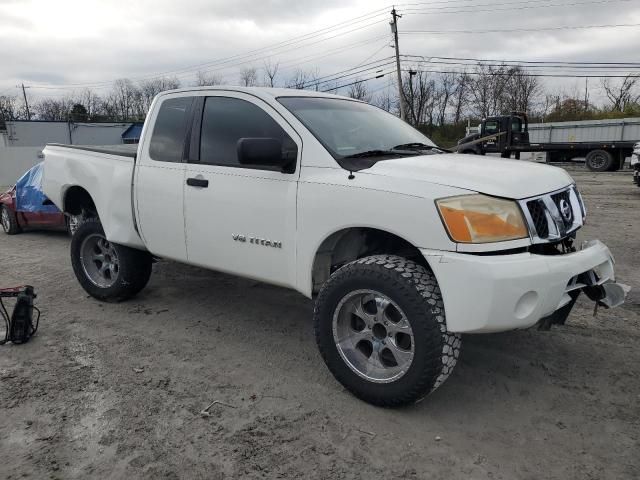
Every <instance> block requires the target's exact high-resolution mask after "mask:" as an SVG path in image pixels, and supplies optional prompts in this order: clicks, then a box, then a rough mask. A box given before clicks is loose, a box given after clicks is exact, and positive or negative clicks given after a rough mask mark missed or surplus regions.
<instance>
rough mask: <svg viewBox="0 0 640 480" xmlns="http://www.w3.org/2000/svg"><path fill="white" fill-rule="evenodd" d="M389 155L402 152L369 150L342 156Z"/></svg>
mask: <svg viewBox="0 0 640 480" xmlns="http://www.w3.org/2000/svg"><path fill="white" fill-rule="evenodd" d="M389 155H402V153H400V152H395V151H393V150H367V151H365V152H360V153H354V154H352V155H345V156H344V157H342V158H366V157H386V156H389Z"/></svg>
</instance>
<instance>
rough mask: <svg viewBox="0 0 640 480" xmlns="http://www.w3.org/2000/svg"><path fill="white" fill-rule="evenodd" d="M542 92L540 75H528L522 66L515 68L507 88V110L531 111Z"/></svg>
mask: <svg viewBox="0 0 640 480" xmlns="http://www.w3.org/2000/svg"><path fill="white" fill-rule="evenodd" d="M541 94H542V85H541V84H540V80H539V77H533V76H531V75H528V74H527V72H526V71H524V70H523V69H522V68H520V67H516V68H513V69H512V70H511V75H509V84H508V86H507V88H506V90H505V103H506V105H505V106H504V107H505V112H506V111H518V112H531V111H533V109H534V104H535V103H537V101H538V100H539V97H540V96H541Z"/></svg>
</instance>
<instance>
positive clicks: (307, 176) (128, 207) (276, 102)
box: [44, 87, 624, 406]
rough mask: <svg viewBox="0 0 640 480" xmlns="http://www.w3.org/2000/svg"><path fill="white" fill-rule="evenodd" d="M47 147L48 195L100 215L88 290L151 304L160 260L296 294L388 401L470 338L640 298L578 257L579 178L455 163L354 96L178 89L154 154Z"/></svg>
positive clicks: (484, 162)
mask: <svg viewBox="0 0 640 480" xmlns="http://www.w3.org/2000/svg"><path fill="white" fill-rule="evenodd" d="M44 154H45V175H44V192H45V193H46V195H47V196H48V197H49V198H50V199H51V200H52V201H53V203H55V204H56V205H57V206H58V207H59V208H60V209H61V210H63V211H64V212H66V213H67V214H69V215H82V217H83V223H82V224H81V226H80V227H79V229H78V230H77V231H76V233H75V234H74V236H73V238H72V242H71V263H72V265H73V270H74V272H75V274H76V276H77V278H78V281H79V282H80V284H81V285H82V287H83V288H84V289H85V290H86V291H87V292H88V293H89V294H91V295H92V296H94V297H96V298H98V299H100V300H112V301H117V300H123V299H126V298H129V297H131V296H133V295H135V294H136V293H138V292H139V291H140V290H141V289H142V288H144V286H145V285H146V283H147V281H148V280H149V276H150V275H151V270H152V259H153V257H160V258H165V259H171V260H175V261H178V262H184V263H188V264H191V265H198V266H201V267H205V268H210V269H213V270H218V271H221V272H228V273H233V274H237V275H241V276H244V277H249V278H253V279H256V280H261V281H264V282H268V283H271V284H275V285H281V286H284V287H289V288H292V289H295V290H297V291H298V292H300V293H302V294H303V295H305V296H307V297H310V298H313V297H315V298H316V304H315V305H316V306H315V312H314V317H315V318H314V322H315V335H316V339H317V343H318V347H319V349H320V352H321V354H322V357H323V358H324V360H325V362H326V364H327V366H328V367H329V369H330V370H331V372H332V373H333V374H334V375H335V377H336V378H337V379H338V380H339V381H340V382H341V383H342V384H343V385H344V386H345V387H346V388H348V389H349V390H350V391H351V392H353V393H354V394H355V395H357V396H358V397H360V398H361V399H363V400H365V401H368V402H370V403H373V404H376V405H382V406H398V405H403V404H407V403H411V402H415V401H418V400H420V399H421V398H423V397H424V396H425V395H427V394H428V393H429V392H431V391H433V390H434V389H436V388H437V387H438V386H439V385H440V384H442V382H443V381H444V380H445V379H446V378H447V377H448V376H449V374H450V373H451V371H452V369H453V367H454V365H455V363H456V360H457V358H458V355H459V353H460V347H461V336H460V334H462V333H478V332H499V331H504V330H512V329H520V328H528V327H531V326H533V325H536V324H538V325H539V326H540V327H542V328H549V327H550V325H551V324H553V323H563V322H564V321H565V320H566V318H567V316H568V314H569V312H570V310H571V308H572V307H573V304H574V302H575V300H576V298H577V296H578V295H579V293H580V292H581V291H584V292H585V293H586V294H587V295H588V296H589V297H590V298H591V299H592V300H594V301H596V302H598V303H599V304H600V305H604V306H607V307H612V306H616V305H617V304H620V303H622V301H624V291H623V289H622V287H621V286H620V285H618V284H616V283H615V282H614V270H613V258H612V256H611V253H610V252H609V250H608V249H607V247H606V246H605V245H604V244H602V243H601V242H599V241H597V240H595V241H591V242H585V243H584V244H582V245H581V246H579V247H577V248H576V246H574V243H573V239H574V238H575V235H576V231H577V230H578V229H579V228H580V227H581V226H582V225H583V223H584V220H585V214H586V212H585V207H584V204H583V202H582V199H581V197H580V194H579V193H578V190H577V188H576V185H575V184H574V182H573V180H572V179H571V177H570V176H569V175H568V174H567V173H566V172H565V171H564V170H561V169H559V168H555V167H551V166H546V165H539V164H534V163H529V162H521V161H514V160H504V159H492V158H486V157H476V156H473V155H455V154H449V153H447V152H445V151H443V150H442V149H440V148H438V147H437V146H436V145H434V143H433V142H431V140H429V139H428V138H427V137H425V136H424V135H423V134H421V133H420V132H418V131H417V130H415V129H414V128H412V127H411V126H409V125H408V124H406V123H404V122H403V121H401V120H400V119H398V118H396V117H395V116H393V115H391V114H389V113H386V112H384V111H382V110H380V109H378V108H376V107H373V106H370V105H367V104H365V103H362V102H359V101H355V100H352V99H348V98H343V97H339V96H334V95H325V94H321V93H317V92H305V91H300V90H286V89H268V88H236V87H216V88H211V87H206V88H191V89H183V90H174V91H170V92H165V93H162V94H160V95H158V96H157V97H156V99H155V100H154V102H153V105H152V107H151V110H150V112H149V115H148V117H147V120H146V122H145V125H144V129H143V132H142V137H141V139H140V144H139V145H138V146H137V151H133V150H132V151H130V152H124V151H122V149H115V148H95V147H93V148H92V147H77V146H63V145H48V146H47V147H46V148H45V150H44ZM316 294H317V296H316ZM283 375H284V372H283Z"/></svg>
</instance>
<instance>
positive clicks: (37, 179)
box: [16, 163, 60, 213]
mask: <svg viewBox="0 0 640 480" xmlns="http://www.w3.org/2000/svg"><path fill="white" fill-rule="evenodd" d="M43 170H44V165H43V164H42V163H39V164H37V165H36V166H35V167H33V168H31V169H30V170H29V171H27V173H25V174H24V175H22V177H20V179H19V180H18V181H17V182H16V210H17V211H18V212H32V213H35V212H38V213H57V212H59V211H60V210H58V208H57V207H56V206H55V205H53V204H49V205H43V204H44V202H45V201H47V197H46V196H45V194H44V193H42V173H43Z"/></svg>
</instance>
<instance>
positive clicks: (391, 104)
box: [371, 88, 397, 112]
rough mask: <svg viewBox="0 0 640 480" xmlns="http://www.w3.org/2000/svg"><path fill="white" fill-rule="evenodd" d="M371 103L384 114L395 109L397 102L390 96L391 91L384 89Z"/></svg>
mask: <svg viewBox="0 0 640 480" xmlns="http://www.w3.org/2000/svg"><path fill="white" fill-rule="evenodd" d="M371 103H372V104H373V105H375V106H376V107H378V108H381V109H383V110H384V111H386V112H391V111H392V110H394V109H395V106H396V103H397V100H396V98H395V97H393V96H392V95H391V89H390V88H385V89H384V90H383V91H382V92H380V93H378V94H377V95H376V96H374V97H373V99H372V101H371Z"/></svg>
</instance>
